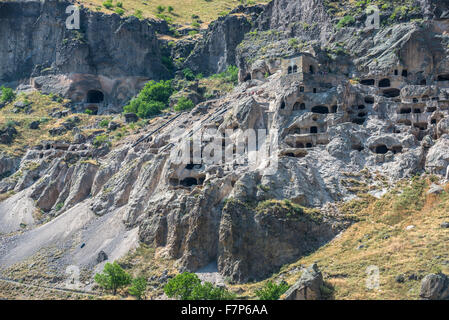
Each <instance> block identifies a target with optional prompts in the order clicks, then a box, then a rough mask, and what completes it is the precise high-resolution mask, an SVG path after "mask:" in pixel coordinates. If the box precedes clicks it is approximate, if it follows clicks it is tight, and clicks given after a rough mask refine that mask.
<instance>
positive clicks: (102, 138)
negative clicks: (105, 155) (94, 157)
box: [93, 134, 111, 148]
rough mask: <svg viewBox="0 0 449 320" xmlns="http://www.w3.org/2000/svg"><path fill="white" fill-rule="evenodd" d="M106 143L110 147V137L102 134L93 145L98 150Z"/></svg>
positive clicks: (95, 139)
mask: <svg viewBox="0 0 449 320" xmlns="http://www.w3.org/2000/svg"><path fill="white" fill-rule="evenodd" d="M105 143H106V144H107V145H109V146H110V145H111V142H110V141H109V139H108V136H107V135H105V134H100V135H98V136H96V137H95V138H94V141H93V145H94V146H95V147H96V148H99V147H101V146H102V145H103V144H105Z"/></svg>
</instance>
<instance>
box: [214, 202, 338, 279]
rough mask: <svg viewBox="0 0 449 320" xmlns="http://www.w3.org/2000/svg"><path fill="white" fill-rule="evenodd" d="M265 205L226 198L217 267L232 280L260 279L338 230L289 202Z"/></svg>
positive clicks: (331, 236)
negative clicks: (251, 204) (252, 205)
mask: <svg viewBox="0 0 449 320" xmlns="http://www.w3.org/2000/svg"><path fill="white" fill-rule="evenodd" d="M266 206H267V207H266V208H259V209H258V210H251V209H249V208H248V205H245V204H244V203H241V202H238V201H233V200H229V201H228V202H227V204H226V206H225V208H224V209H223V215H222V220H221V223H220V252H219V255H218V270H219V271H220V272H221V273H222V274H223V275H224V276H228V277H229V278H231V279H232V280H233V281H236V282H246V281H251V280H259V279H262V278H264V277H266V276H267V275H269V274H270V273H271V272H273V270H276V269H277V268H279V267H281V266H282V265H284V264H287V263H289V262H292V261H295V259H297V258H298V257H300V256H302V255H305V254H307V253H308V252H311V251H313V250H315V249H316V248H318V247H320V246H321V245H322V244H324V243H326V242H327V241H329V240H330V239H332V238H333V237H334V236H335V235H336V234H337V232H338V228H335V229H334V230H333V229H332V226H331V224H330V223H326V222H325V221H320V220H314V218H313V216H312V215H311V214H308V213H305V212H303V211H302V209H300V208H298V207H294V206H292V205H290V204H289V203H285V204H281V203H276V202H274V203H268V204H266ZM317 216H318V214H317ZM316 219H320V218H319V217H317V218H316Z"/></svg>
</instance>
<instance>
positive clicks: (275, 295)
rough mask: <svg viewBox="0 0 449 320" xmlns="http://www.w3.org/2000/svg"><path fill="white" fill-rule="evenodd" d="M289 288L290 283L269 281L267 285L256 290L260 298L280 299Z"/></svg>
mask: <svg viewBox="0 0 449 320" xmlns="http://www.w3.org/2000/svg"><path fill="white" fill-rule="evenodd" d="M287 290H288V284H287V283H285V282H281V283H280V284H276V283H274V282H272V281H268V282H267V283H265V285H264V286H263V287H262V288H261V289H259V290H256V292H255V293H256V296H257V297H258V298H259V300H279V298H280V297H281V295H283V294H284V293H285V292H286V291H287Z"/></svg>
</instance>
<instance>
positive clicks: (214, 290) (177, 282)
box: [164, 272, 235, 300]
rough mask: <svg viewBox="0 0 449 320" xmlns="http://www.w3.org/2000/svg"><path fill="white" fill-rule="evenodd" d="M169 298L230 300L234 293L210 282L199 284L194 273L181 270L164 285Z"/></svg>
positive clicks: (199, 281)
mask: <svg viewBox="0 0 449 320" xmlns="http://www.w3.org/2000/svg"><path fill="white" fill-rule="evenodd" d="M164 292H165V294H166V295H167V296H168V297H169V298H173V297H174V298H177V299H180V300H230V299H234V298H235V295H234V294H232V293H231V292H229V291H227V290H226V289H224V288H219V287H215V286H214V285H212V284H211V283H210V282H206V283H204V284H201V280H200V279H199V278H198V276H197V275H196V274H194V273H190V272H183V273H181V274H178V275H177V276H176V277H174V278H172V279H170V280H169V281H168V283H167V284H166V285H165V287H164Z"/></svg>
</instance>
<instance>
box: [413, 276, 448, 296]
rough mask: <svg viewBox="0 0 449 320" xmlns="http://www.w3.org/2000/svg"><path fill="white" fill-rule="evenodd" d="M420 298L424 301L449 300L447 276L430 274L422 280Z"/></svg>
mask: <svg viewBox="0 0 449 320" xmlns="http://www.w3.org/2000/svg"><path fill="white" fill-rule="evenodd" d="M419 296H420V297H421V298H422V299H423V300H448V299H449V279H448V277H447V276H446V275H445V274H442V273H439V274H428V275H427V276H425V277H424V278H423V279H422V280H421V291H420V293H419Z"/></svg>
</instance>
